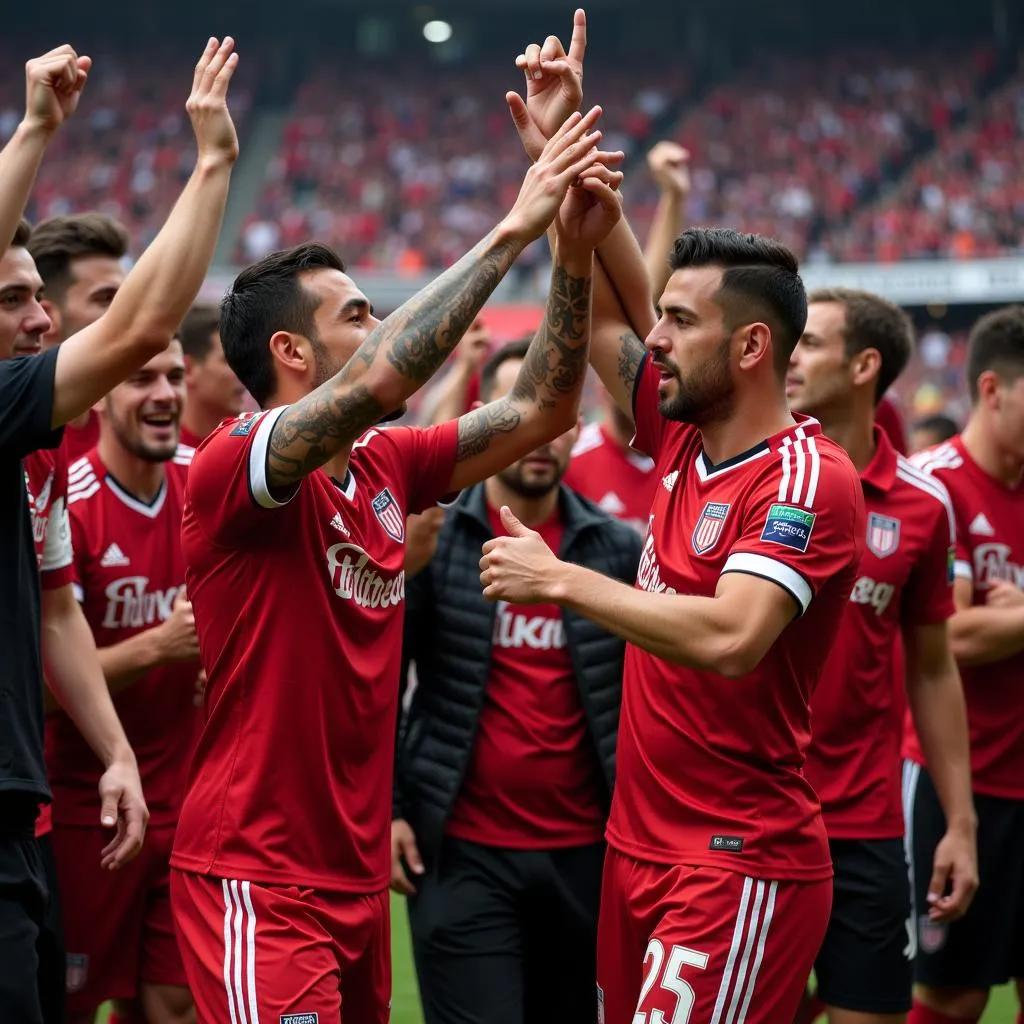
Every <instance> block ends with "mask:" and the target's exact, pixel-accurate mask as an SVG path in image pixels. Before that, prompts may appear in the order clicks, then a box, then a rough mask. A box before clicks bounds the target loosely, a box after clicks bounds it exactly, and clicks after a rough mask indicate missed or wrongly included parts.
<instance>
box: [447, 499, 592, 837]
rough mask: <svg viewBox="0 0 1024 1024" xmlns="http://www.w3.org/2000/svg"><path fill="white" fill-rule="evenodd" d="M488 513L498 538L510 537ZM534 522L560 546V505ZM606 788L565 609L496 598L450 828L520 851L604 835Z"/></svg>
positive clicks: (494, 514)
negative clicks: (479, 702) (485, 670)
mask: <svg viewBox="0 0 1024 1024" xmlns="http://www.w3.org/2000/svg"><path fill="white" fill-rule="evenodd" d="M489 512H490V520H491V529H492V530H493V531H494V536H495V537H505V536H507V535H508V533H507V531H506V530H505V527H504V524H503V523H502V522H501V517H500V516H499V515H498V513H497V512H496V511H495V510H494V509H489ZM536 530H537V532H538V533H539V534H540V535H541V537H543V538H544V542H545V543H546V544H547V545H548V547H550V548H551V550H552V551H558V549H559V546H560V544H561V540H562V525H561V523H560V522H559V521H558V516H557V513H556V515H555V516H553V517H552V518H551V519H550V520H548V522H546V523H543V524H541V525H540V526H538V527H536ZM604 793H605V784H604V780H603V778H602V775H601V769H600V765H599V763H598V760H597V754H596V752H595V750H594V745H593V743H592V742H591V740H590V735H589V733H588V731H587V720H586V715H585V714H584V711H583V701H582V699H581V698H580V691H579V684H578V683H577V682H576V673H575V671H574V670H573V666H572V659H571V658H570V656H569V648H568V647H567V645H566V638H565V628H564V626H563V624H562V612H561V609H560V608H559V607H558V605H554V604H531V605H512V604H508V603H506V602H505V601H500V602H498V606H497V612H496V615H495V619H494V635H493V638H492V642H491V664H490V675H489V677H488V680H487V688H486V690H485V691H484V704H483V707H482V709H481V711H480V721H479V725H478V728H477V733H476V741H475V743H474V746H473V753H472V755H471V757H470V760H469V766H468V768H467V770H466V777H465V779H464V780H463V783H462V786H461V788H460V790H459V795H458V798H457V799H456V801H455V806H454V807H453V808H452V813H451V817H450V818H449V820H448V827H447V831H448V833H449V834H451V835H453V836H456V837H457V838H459V839H468V840H469V841H470V842H474V843H482V844H484V845H486V846H499V847H504V848H507V849H520V850H527V849H539V850H543V849H554V848H556V847H564V846H583V845H586V844H588V843H598V842H600V841H601V838H602V836H603V834H604V822H605V816H606V807H605V800H606V798H605V797H604V796H603V794H604Z"/></svg>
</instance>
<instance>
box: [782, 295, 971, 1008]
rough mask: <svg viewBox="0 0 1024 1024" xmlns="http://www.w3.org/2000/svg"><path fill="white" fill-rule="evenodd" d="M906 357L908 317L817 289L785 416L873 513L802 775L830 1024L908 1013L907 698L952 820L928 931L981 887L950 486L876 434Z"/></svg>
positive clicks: (822, 991) (880, 302)
mask: <svg viewBox="0 0 1024 1024" xmlns="http://www.w3.org/2000/svg"><path fill="white" fill-rule="evenodd" d="M913 345H914V334H913V327H912V325H911V323H910V320H909V319H908V318H907V316H906V315H905V314H904V313H903V312H902V311H901V310H900V309H899V308H898V307H896V306H894V305H893V304H892V303H891V302H887V301H886V300H884V299H881V298H879V297H878V296H875V295H870V294H868V293H866V292H859V291H852V290H849V289H845V288H836V289H831V290H826V291H820V292H815V293H814V294H812V295H811V297H810V304H809V307H808V314H807V328H806V330H805V331H804V334H803V337H802V338H801V339H800V343H799V344H798V345H797V347H796V350H795V351H794V353H793V358H792V360H791V361H790V366H789V375H788V377H787V379H786V393H787V395H788V396H789V401H790V406H791V407H792V408H793V409H796V410H798V411H799V412H802V413H807V414H808V415H811V416H814V417H815V418H817V419H818V421H819V422H820V423H821V426H822V430H823V431H824V433H825V436H826V437H830V438H832V440H833V441H835V442H836V443H838V444H841V445H842V446H843V448H844V449H845V451H846V453H847V454H848V455H849V456H850V458H851V460H852V461H853V464H854V466H856V467H857V470H858V472H859V473H860V481H861V488H862V490H863V492H864V503H865V507H866V511H867V516H868V519H867V527H866V534H865V550H864V554H863V556H862V558H861V563H860V567H859V569H858V578H857V582H856V583H855V585H854V587H853V589H852V591H851V593H850V595H849V601H848V602H847V607H846V613H845V615H844V616H843V622H842V626H841V627H840V631H839V636H838V637H837V638H836V642H835V644H834V646H833V647H832V650H831V652H830V654H829V657H828V661H827V662H826V663H825V668H824V670H823V671H822V674H821V678H820V680H819V682H818V686H817V689H816V690H815V691H814V696H813V698H812V700H811V711H812V714H813V720H814V727H813V734H812V738H811V746H810V749H809V750H808V754H807V764H806V767H805V773H806V775H807V779H808V781H809V782H810V783H811V785H812V786H813V787H814V790H815V792H816V793H817V794H818V798H819V799H820V800H821V805H822V813H823V814H824V817H825V827H826V829H827V830H828V835H829V847H830V850H831V854H832V863H833V866H834V868H835V878H834V881H833V895H832V917H831V920H830V922H829V929H828V932H827V934H826V936H825V942H824V945H823V946H822V948H821V952H820V953H819V954H818V959H817V960H816V961H815V968H814V969H815V974H816V976H817V982H818V997H819V998H820V1000H821V1001H822V1003H824V1005H825V1006H826V1007H827V1008H828V1014H829V1020H830V1021H831V1024H897V1022H900V1021H902V1020H904V1018H905V1015H906V1012H907V1011H908V1010H909V1009H910V1002H911V986H912V980H913V979H912V976H913V957H914V948H915V943H914V942H913V940H912V935H913V930H912V926H911V931H910V933H909V934H908V920H909V918H910V885H909V880H908V876H907V863H906V858H905V855H904V849H903V832H904V829H903V806H902V802H901V780H900V767H901V761H900V741H901V738H902V733H903V709H904V707H905V704H906V701H904V700H903V690H904V686H905V687H906V696H907V698H908V700H909V704H910V711H911V714H912V716H913V721H914V724H915V725H916V726H917V733H918V735H919V736H920V737H921V740H922V743H923V745H924V749H925V750H926V751H927V752H928V762H929V764H933V765H934V766H935V770H934V773H933V777H934V779H935V785H936V789H937V791H938V793H939V795H940V798H941V803H942V807H943V810H944V812H945V817H946V821H947V822H948V826H947V830H946V834H945V837H944V838H943V839H942V842H941V843H940V844H939V846H938V848H937V850H936V852H935V863H934V878H933V886H934V888H935V890H936V891H937V892H938V893H940V894H941V896H940V899H939V900H938V901H937V902H936V903H935V904H934V906H932V907H930V908H929V911H928V912H929V918H930V920H932V921H934V922H944V921H950V920H953V919H955V918H956V917H959V916H960V915H961V914H963V913H964V911H965V910H966V909H967V906H968V904H969V903H970V900H971V897H972V896H973V894H974V890H975V888H976V887H977V883H978V869H977V852H976V849H975V841H974V835H975V824H974V806H973V803H972V800H971V772H970V755H969V752H968V746H967V718H966V714H965V711H964V700H963V691H962V689H961V687H960V677H959V674H958V673H957V669H956V662H955V661H954V660H953V656H952V654H951V653H950V649H949V639H948V636H947V628H946V622H947V620H948V619H949V618H950V616H951V615H952V614H953V576H952V555H953V544H954V543H955V523H954V520H953V509H952V505H951V504H950V500H949V495H948V494H947V493H946V489H945V488H944V487H943V486H942V485H941V484H940V483H938V481H936V480H934V479H930V478H928V477H927V476H926V475H925V474H924V473H922V472H921V471H920V470H917V469H915V468H914V467H913V466H911V465H910V463H909V462H907V460H906V459H904V458H903V457H902V456H901V455H899V454H898V453H897V452H896V450H895V448H894V447H893V445H892V443H891V442H890V441H889V439H888V437H887V436H886V434H885V432H884V430H883V429H882V428H881V427H879V426H877V425H874V421H875V410H876V405H877V403H878V402H879V400H880V399H881V397H882V395H884V394H885V392H886V390H887V389H888V388H889V387H890V386H891V385H892V383H893V381H895V380H896V378H897V377H898V376H899V374H900V373H901V371H902V370H903V368H904V367H905V366H906V364H907V361H908V360H909V359H910V356H911V353H912V352H913ZM901 639H902V643H903V650H904V651H905V653H906V671H905V672H904V657H903V653H902V652H901V651H900V650H899V646H900V642H901ZM947 880H948V881H949V883H950V886H949V891H948V892H947V886H946V883H947ZM815 1016H816V1015H815Z"/></svg>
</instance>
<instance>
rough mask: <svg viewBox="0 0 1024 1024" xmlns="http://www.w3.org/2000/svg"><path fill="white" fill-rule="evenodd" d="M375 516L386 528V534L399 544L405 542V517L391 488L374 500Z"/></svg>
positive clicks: (385, 489)
mask: <svg viewBox="0 0 1024 1024" xmlns="http://www.w3.org/2000/svg"><path fill="white" fill-rule="evenodd" d="M373 514H374V515H375V516H376V517H377V521H378V522H379V523H380V525H381V526H383V527H384V532H385V533H386V534H387V535H388V536H389V537H390V538H391V539H392V540H394V541H397V542H398V543H399V544H401V543H402V541H404V540H405V517H404V516H403V515H402V510H401V509H400V508H399V507H398V502H397V501H395V497H394V495H393V494H392V493H391V490H390V488H387V487H385V488H384V490H383V491H381V492H380V494H378V495H377V497H376V498H374V499H373Z"/></svg>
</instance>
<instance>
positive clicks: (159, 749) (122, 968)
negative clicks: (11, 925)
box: [46, 341, 200, 1024]
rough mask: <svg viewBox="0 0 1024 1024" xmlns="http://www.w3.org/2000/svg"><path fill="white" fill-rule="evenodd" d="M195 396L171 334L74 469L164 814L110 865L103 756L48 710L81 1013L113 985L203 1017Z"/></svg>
mask: <svg viewBox="0 0 1024 1024" xmlns="http://www.w3.org/2000/svg"><path fill="white" fill-rule="evenodd" d="M184 402H185V361H184V357H183V355H182V351H181V343H180V342H178V341H172V342H171V344H170V346H169V348H168V349H167V350H166V351H165V352H162V353H161V354H160V355H158V356H155V357H154V358H153V359H151V360H150V361H149V362H148V363H146V365H145V366H143V367H142V368H141V369H139V370H137V371H136V372H135V373H133V374H132V375H131V376H130V377H129V378H128V379H127V380H126V381H125V382H123V383H122V384H119V385H118V386H117V387H115V388H114V389H113V391H111V392H110V394H109V395H107V397H106V398H105V399H104V402H103V405H102V406H101V408H100V413H99V419H100V440H99V445H98V447H97V448H95V449H94V450H93V451H91V452H89V453H88V454H87V455H85V456H83V457H82V458H81V459H80V460H79V461H78V462H76V463H75V464H74V465H72V467H71V472H70V483H69V486H68V507H69V511H70V514H71V535H72V542H73V546H74V587H75V592H76V595H77V597H78V600H79V601H80V602H81V605H82V608H83V610H84V612H85V617H86V619H87V620H88V622H89V626H90V628H91V630H92V634H93V636H94V637H95V640H96V646H97V648H98V650H99V658H100V664H101V665H102V666H103V673H104V676H105V677H106V681H107V686H108V687H109V688H110V692H111V693H112V694H113V695H114V706H115V707H116V708H117V712H118V715H119V716H120V718H121V721H122V722H123V724H124V727H125V732H126V733H127V735H128V739H129V741H130V742H131V745H132V749H133V750H134V751H135V756H136V758H137V760H138V764H139V773H140V775H141V776H142V784H143V787H144V789H145V793H146V798H147V803H148V806H149V813H150V818H149V829H148V834H147V841H146V845H145V847H144V849H143V851H142V854H141V855H140V856H139V857H138V858H136V860H135V861H133V862H132V864H130V865H128V866H127V867H126V868H125V869H124V871H122V872H120V874H119V875H117V876H112V875H110V874H109V873H108V872H103V871H101V870H100V869H99V858H98V856H97V855H96V854H97V853H98V851H99V849H100V848H101V847H102V846H103V844H104V839H103V835H102V833H101V832H100V830H99V829H98V828H97V827H96V825H95V822H94V820H93V818H94V815H93V810H92V803H93V797H92V794H93V793H94V792H95V790H96V781H97V779H98V777H99V775H100V771H101V768H100V765H99V763H98V762H97V760H96V758H95V756H94V755H93V754H92V753H91V752H90V751H89V749H88V748H87V747H86V746H85V744H84V742H83V741H82V738H81V736H80V735H79V734H78V731H77V730H76V729H75V727H74V725H73V724H72V723H71V721H70V720H69V719H68V718H67V716H65V715H62V714H59V713H58V714H55V715H51V716H50V717H49V718H48V719H47V723H46V763H47V766H48V768H49V771H50V785H51V787H52V789H53V794H54V832H53V846H54V851H55V855H56V861H57V870H58V875H59V879H60V887H61V892H62V893H63V902H64V925H65V934H66V937H67V947H68V979H67V981H68V986H67V987H68V1011H69V1014H70V1017H71V1020H72V1021H73V1022H80V1024H88V1022H91V1021H92V1019H93V1017H94V1016H95V1014H96V1010H97V1008H98V1007H99V1005H100V1004H101V1003H103V1002H105V1001H106V1000H108V999H116V1000H119V1001H122V1002H129V1001H134V1000H136V999H137V1000H138V1004H139V1006H140V1008H141V1009H142V1010H143V1012H144V1016H145V1019H146V1020H147V1021H153V1022H161V1024H163V1022H168V1024H169V1022H174V1021H182V1022H184V1021H187V1020H190V1019H191V1012H192V1001H191V998H190V996H189V993H188V989H187V987H186V986H185V976H184V970H183V968H182V965H181V957H180V955H179V953H178V946H177V941H176V939H175V935H174V925H173V921H172V919H171V910H170V896H169V858H170V853H171V844H172V840H173V838H174V825H175V822H176V821H177V817H178V813H179V811H180V810H181V800H182V797H183V795H184V787H185V773H186V770H187V766H188V758H189V755H190V753H191V749H192V747H193V745H194V742H195V740H196V739H197V737H198V730H199V725H200V717H199V712H198V710H197V708H196V706H195V703H194V699H193V698H194V692H195V681H196V676H197V675H198V673H199V645H198V641H197V639H196V634H195V625H194V621H193V615H192V609H191V606H190V605H189V603H188V601H187V600H186V599H185V594H184V592H183V591H184V581H185V560H184V556H183V555H182V552H181V518H182V509H183V506H184V497H185V477H186V474H187V472H188V466H189V463H190V462H191V460H192V454H193V450H192V449H191V448H188V447H185V446H184V445H180V444H179V443H178V429H179V422H180V418H181V412H182V408H183V406H184ZM122 1012H124V1013H125V1014H126V1016H127V1015H128V1014H129V1013H130V1010H129V1008H127V1007H125V1008H124V1009H123V1011H122Z"/></svg>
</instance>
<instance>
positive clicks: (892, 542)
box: [867, 512, 900, 558]
mask: <svg viewBox="0 0 1024 1024" xmlns="http://www.w3.org/2000/svg"><path fill="white" fill-rule="evenodd" d="M867 544H868V550H869V551H870V552H871V553H872V554H873V555H875V556H876V557H877V558H887V557H888V556H889V555H891V554H892V553H893V552H894V551H895V550H896V549H897V548H898V547H899V546H900V521H899V520H898V519H893V518H892V517H891V516H883V515H881V514H880V513H878V512H872V513H871V514H870V515H869V516H868V536H867Z"/></svg>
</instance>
